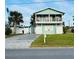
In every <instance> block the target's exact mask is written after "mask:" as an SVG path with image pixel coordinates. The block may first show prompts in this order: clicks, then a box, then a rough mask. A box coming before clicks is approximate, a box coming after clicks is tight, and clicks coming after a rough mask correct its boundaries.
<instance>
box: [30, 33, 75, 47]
mask: <svg viewBox="0 0 79 59" xmlns="http://www.w3.org/2000/svg"><path fill="white" fill-rule="evenodd" d="M43 39H44V36H43V35H41V36H40V37H39V38H37V39H36V40H35V41H34V42H32V44H31V47H73V46H74V34H72V33H71V34H52V35H47V38H46V41H47V42H46V44H44V43H43Z"/></svg>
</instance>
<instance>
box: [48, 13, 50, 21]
mask: <svg viewBox="0 0 79 59" xmlns="http://www.w3.org/2000/svg"><path fill="white" fill-rule="evenodd" d="M48 18H49V22H50V14H49V15H48Z"/></svg>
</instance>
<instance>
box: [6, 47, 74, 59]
mask: <svg viewBox="0 0 79 59" xmlns="http://www.w3.org/2000/svg"><path fill="white" fill-rule="evenodd" d="M5 59H74V48H27V49H6V50H5Z"/></svg>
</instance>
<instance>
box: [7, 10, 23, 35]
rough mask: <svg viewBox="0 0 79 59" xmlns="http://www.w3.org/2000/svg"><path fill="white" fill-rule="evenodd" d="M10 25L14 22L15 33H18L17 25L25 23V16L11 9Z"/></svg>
mask: <svg viewBox="0 0 79 59" xmlns="http://www.w3.org/2000/svg"><path fill="white" fill-rule="evenodd" d="M8 20H9V25H11V24H12V23H13V27H14V30H13V34H16V26H17V25H19V24H20V23H23V16H22V14H21V13H19V12H18V11H10V15H9V17H8Z"/></svg>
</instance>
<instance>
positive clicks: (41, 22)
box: [35, 21, 63, 24]
mask: <svg viewBox="0 0 79 59" xmlns="http://www.w3.org/2000/svg"><path fill="white" fill-rule="evenodd" d="M35 23H36V24H49V23H50V24H52V23H53V24H54V23H55V24H56V23H63V21H48V22H47V21H46V22H44V21H40V22H38V21H36V22H35Z"/></svg>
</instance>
